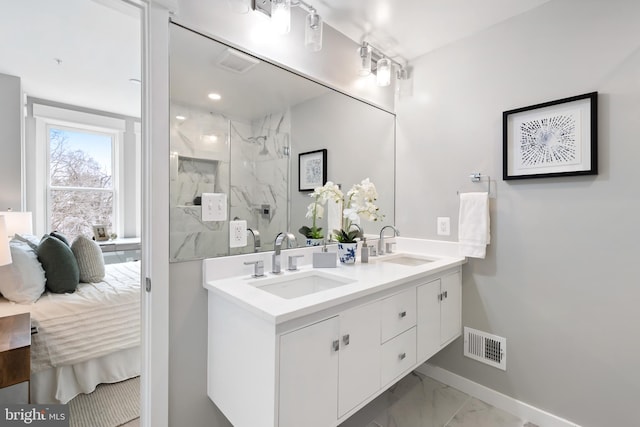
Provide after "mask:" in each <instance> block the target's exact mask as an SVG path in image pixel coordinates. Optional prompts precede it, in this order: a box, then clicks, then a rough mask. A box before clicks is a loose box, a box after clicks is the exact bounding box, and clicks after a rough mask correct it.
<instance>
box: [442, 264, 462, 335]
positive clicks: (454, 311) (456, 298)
mask: <svg viewBox="0 0 640 427" xmlns="http://www.w3.org/2000/svg"><path fill="white" fill-rule="evenodd" d="M440 280H441V281H442V285H441V292H442V295H443V297H442V302H441V304H440V305H441V308H440V321H441V328H440V344H445V343H448V342H449V341H451V340H452V339H453V338H456V337H457V336H458V335H460V334H461V332H462V283H461V278H460V272H459V271H457V272H455V273H453V274H449V275H448V276H444V277H442V278H441V279H440Z"/></svg>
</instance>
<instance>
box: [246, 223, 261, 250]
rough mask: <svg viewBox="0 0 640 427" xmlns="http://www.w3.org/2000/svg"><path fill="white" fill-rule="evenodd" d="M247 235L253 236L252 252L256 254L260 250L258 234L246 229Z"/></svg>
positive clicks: (256, 231) (255, 231)
mask: <svg viewBox="0 0 640 427" xmlns="http://www.w3.org/2000/svg"><path fill="white" fill-rule="evenodd" d="M247 233H251V235H252V236H253V252H258V251H259V250H260V232H259V231H258V230H252V229H250V228H247Z"/></svg>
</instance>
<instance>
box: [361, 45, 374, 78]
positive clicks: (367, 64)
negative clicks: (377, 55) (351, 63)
mask: <svg viewBox="0 0 640 427" xmlns="http://www.w3.org/2000/svg"><path fill="white" fill-rule="evenodd" d="M358 56H359V57H360V62H359V64H360V65H359V67H358V74H359V75H361V76H368V75H369V74H371V46H369V43H367V42H362V45H361V46H360V47H359V48H358Z"/></svg>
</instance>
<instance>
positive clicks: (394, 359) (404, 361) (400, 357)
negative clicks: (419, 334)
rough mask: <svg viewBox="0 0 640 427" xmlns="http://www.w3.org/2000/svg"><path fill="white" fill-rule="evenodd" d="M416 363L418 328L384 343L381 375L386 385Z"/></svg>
mask: <svg viewBox="0 0 640 427" xmlns="http://www.w3.org/2000/svg"><path fill="white" fill-rule="evenodd" d="M415 363H416V328H415V327H413V328H411V329H409V330H408V331H407V332H405V333H403V334H401V335H398V336H397V337H395V338H394V339H392V340H390V341H388V342H386V343H384V344H383V345H382V360H381V369H382V372H381V377H382V384H383V386H386V385H387V384H389V383H390V382H392V381H393V380H394V379H396V378H398V377H399V376H400V375H402V374H404V373H406V371H407V370H409V369H411V368H412V367H413V366H414V365H415Z"/></svg>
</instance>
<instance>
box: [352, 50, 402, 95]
mask: <svg viewBox="0 0 640 427" xmlns="http://www.w3.org/2000/svg"><path fill="white" fill-rule="evenodd" d="M358 59H359V65H358V74H359V75H361V76H368V75H369V74H371V73H374V74H375V75H376V83H377V84H378V86H389V85H390V84H391V75H392V71H393V70H392V67H393V66H394V65H395V66H396V67H397V72H396V74H395V76H396V78H397V79H398V80H399V81H400V80H407V79H408V78H409V74H408V72H407V68H406V65H403V64H401V63H400V62H398V61H395V60H393V59H391V58H389V57H388V56H387V55H385V54H384V52H382V51H381V50H380V49H377V48H376V47H374V46H372V45H371V44H370V43H368V42H366V41H363V42H362V44H361V45H360V47H359V48H358Z"/></svg>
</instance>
